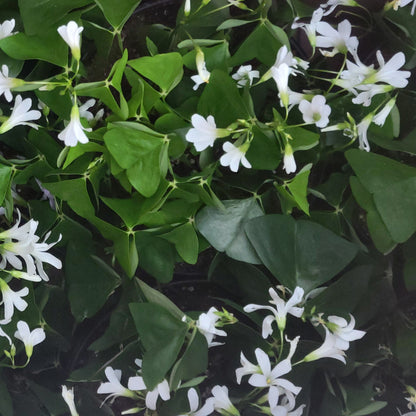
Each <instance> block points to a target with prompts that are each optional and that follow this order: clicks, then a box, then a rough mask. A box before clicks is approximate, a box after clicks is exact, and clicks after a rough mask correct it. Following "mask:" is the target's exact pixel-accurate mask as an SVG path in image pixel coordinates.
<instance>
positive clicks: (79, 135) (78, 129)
mask: <svg viewBox="0 0 416 416" xmlns="http://www.w3.org/2000/svg"><path fill="white" fill-rule="evenodd" d="M84 130H85V131H91V130H92V129H91V128H85V127H83V125H82V124H81V121H80V119H79V108H78V106H77V105H76V104H74V105H73V106H72V110H71V120H70V121H69V123H68V125H67V126H66V127H65V129H64V130H62V131H61V132H60V133H59V134H58V139H59V140H62V141H63V142H64V143H65V146H71V147H74V146H76V145H77V144H78V143H88V137H87V136H86V134H85V133H84Z"/></svg>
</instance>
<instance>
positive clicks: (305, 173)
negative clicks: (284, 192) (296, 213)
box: [287, 164, 312, 215]
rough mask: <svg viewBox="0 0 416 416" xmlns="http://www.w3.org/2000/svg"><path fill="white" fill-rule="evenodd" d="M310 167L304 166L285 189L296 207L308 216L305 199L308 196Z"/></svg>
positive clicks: (307, 204)
mask: <svg viewBox="0 0 416 416" xmlns="http://www.w3.org/2000/svg"><path fill="white" fill-rule="evenodd" d="M311 168H312V165H311V164H309V165H306V166H305V167H304V168H303V169H302V170H301V171H300V172H299V173H298V174H297V175H296V176H295V177H294V178H293V179H292V180H291V181H290V182H289V183H287V187H288V189H289V191H290V193H291V194H292V196H293V198H294V200H295V201H296V203H297V205H298V207H299V208H300V209H301V210H302V211H303V212H304V213H305V214H308V215H309V203H308V200H307V198H306V196H307V194H308V179H309V174H310V173H311Z"/></svg>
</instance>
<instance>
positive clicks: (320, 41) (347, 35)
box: [316, 19, 358, 56]
mask: <svg viewBox="0 0 416 416" xmlns="http://www.w3.org/2000/svg"><path fill="white" fill-rule="evenodd" d="M316 31H317V32H318V33H319V34H320V35H322V36H317V37H316V46H317V47H318V48H332V51H330V52H328V51H322V50H321V52H322V54H323V55H325V56H334V55H336V54H337V53H338V52H340V53H343V54H346V53H347V52H355V51H356V50H357V48H358V39H357V37H356V36H351V23H350V22H349V21H348V20H346V19H345V20H343V21H342V22H341V23H339V24H338V30H335V29H334V28H333V27H332V26H331V25H330V24H329V23H327V22H319V23H318V24H317V26H316Z"/></svg>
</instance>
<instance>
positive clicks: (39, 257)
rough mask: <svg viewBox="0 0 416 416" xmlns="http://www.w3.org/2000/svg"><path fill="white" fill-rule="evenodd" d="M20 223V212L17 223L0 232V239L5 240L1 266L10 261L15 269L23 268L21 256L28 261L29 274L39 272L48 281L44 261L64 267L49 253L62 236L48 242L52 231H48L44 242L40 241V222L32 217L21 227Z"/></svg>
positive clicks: (0, 249) (58, 267)
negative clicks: (37, 232) (38, 232)
mask: <svg viewBox="0 0 416 416" xmlns="http://www.w3.org/2000/svg"><path fill="white" fill-rule="evenodd" d="M19 224H20V213H19V218H18V220H17V222H16V224H15V225H14V226H13V227H12V228H11V229H10V230H6V231H3V232H1V233H0V240H5V242H4V243H3V244H0V256H1V257H2V260H1V262H0V268H4V267H5V266H6V264H7V262H9V263H10V264H11V265H12V266H13V267H14V268H15V269H18V270H21V269H22V268H23V264H22V261H21V260H20V259H19V258H18V256H19V257H21V258H22V259H23V260H24V261H25V263H26V268H27V274H28V275H30V276H34V275H36V274H39V275H40V277H41V278H42V279H43V280H45V281H48V280H49V278H48V276H47V274H46V273H45V271H44V269H43V263H48V264H50V265H52V266H54V267H56V268H57V269H60V268H62V262H61V261H60V260H59V259H58V258H56V257H55V256H53V255H52V254H50V253H47V251H48V250H49V249H50V248H51V247H53V246H54V245H55V244H56V243H57V242H58V241H59V240H60V239H61V236H59V239H58V241H55V242H54V243H50V244H48V243H46V242H45V241H46V240H47V239H48V237H49V235H50V233H47V234H46V235H45V238H44V240H43V242H41V243H38V241H39V237H38V236H37V235H35V232H36V228H37V226H38V222H37V221H34V220H32V219H31V220H29V221H28V222H27V223H26V224H24V225H22V226H21V227H19ZM12 240H17V241H12ZM36 271H37V273H36Z"/></svg>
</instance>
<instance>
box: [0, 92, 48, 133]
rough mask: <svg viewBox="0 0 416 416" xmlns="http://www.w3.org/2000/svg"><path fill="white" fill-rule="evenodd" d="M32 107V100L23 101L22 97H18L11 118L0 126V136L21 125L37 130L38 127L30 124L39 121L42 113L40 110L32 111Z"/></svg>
mask: <svg viewBox="0 0 416 416" xmlns="http://www.w3.org/2000/svg"><path fill="white" fill-rule="evenodd" d="M31 106H32V100H31V99H30V98H25V99H24V100H23V99H22V96H21V95H17V96H16V99H15V102H14V107H13V110H12V113H11V114H10V117H9V118H8V119H7V120H6V121H5V122H4V123H3V124H2V125H1V126H0V134H3V133H6V131H9V130H11V129H12V128H13V127H16V126H20V125H25V126H30V127H33V128H34V129H36V130H37V129H38V125H37V124H35V123H29V121H31V120H38V119H39V118H40V117H41V113H40V111H38V110H30V107H31Z"/></svg>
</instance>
